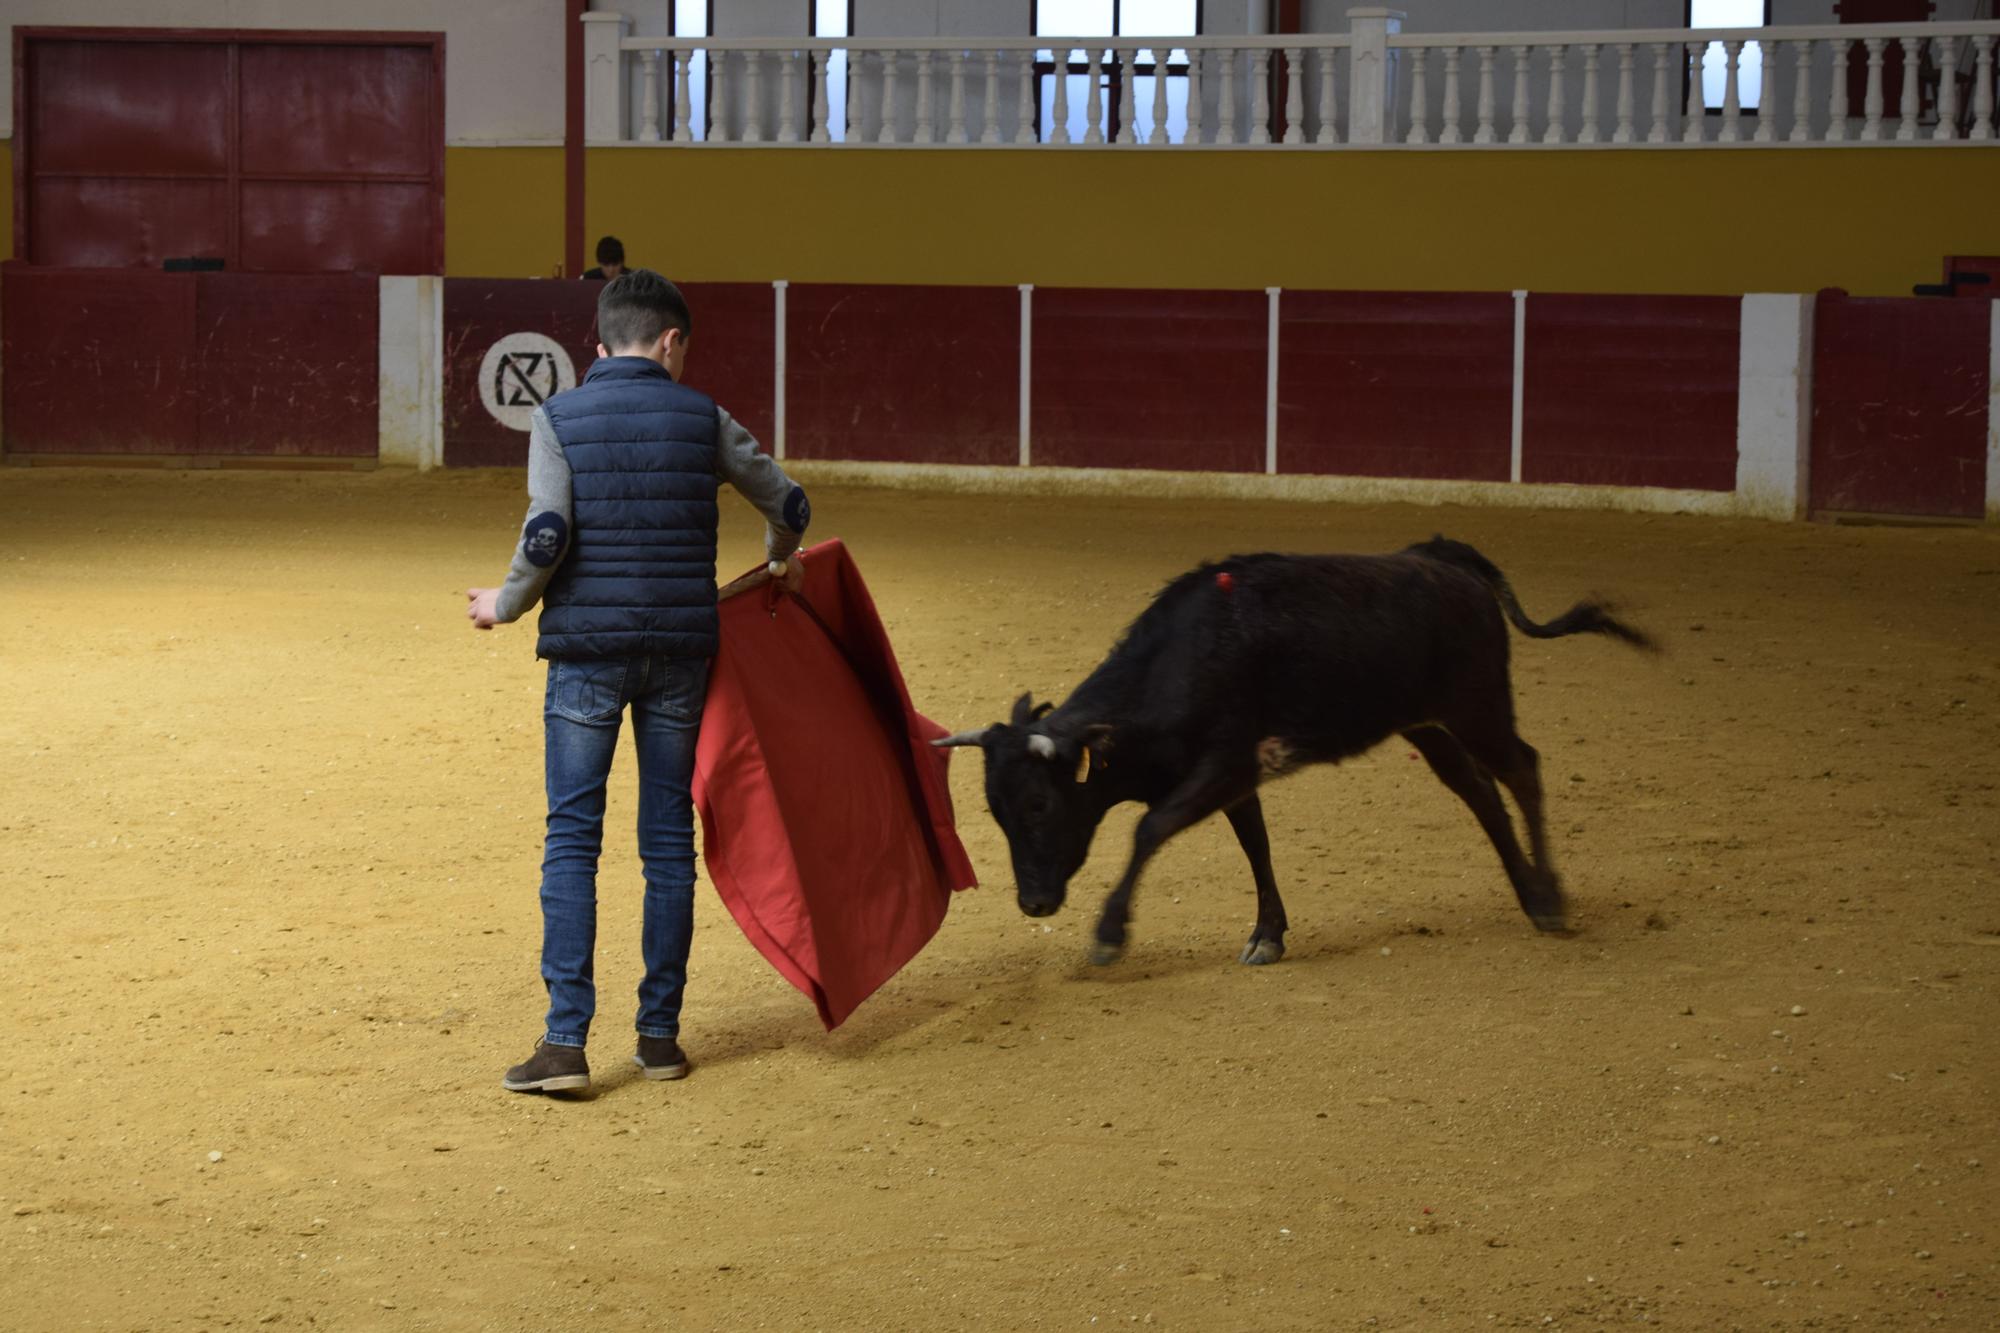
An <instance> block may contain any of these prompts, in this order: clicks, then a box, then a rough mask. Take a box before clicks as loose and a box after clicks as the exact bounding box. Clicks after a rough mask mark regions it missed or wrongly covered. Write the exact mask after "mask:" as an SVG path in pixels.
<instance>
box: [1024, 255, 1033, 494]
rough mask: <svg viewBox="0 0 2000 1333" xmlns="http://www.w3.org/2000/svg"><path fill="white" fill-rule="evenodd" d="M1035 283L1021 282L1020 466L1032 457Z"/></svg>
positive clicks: (1025, 465)
mask: <svg viewBox="0 0 2000 1333" xmlns="http://www.w3.org/2000/svg"><path fill="white" fill-rule="evenodd" d="M1034 329H1035V284H1034V283H1032V282H1024V283H1022V284H1021V466H1022V467H1027V466H1028V464H1029V462H1030V461H1031V459H1032V454H1031V452H1030V450H1029V447H1028V406H1029V384H1030V381H1031V380H1032V379H1033V378H1034V373H1033V372H1034V350H1035V344H1034Z"/></svg>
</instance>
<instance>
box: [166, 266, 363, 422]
mask: <svg viewBox="0 0 2000 1333" xmlns="http://www.w3.org/2000/svg"><path fill="white" fill-rule="evenodd" d="M195 291H196V295H195V343H194V346H195V355H194V358H193V361H194V367H195V386H196V390H197V401H198V403H199V412H200V417H199V430H198V435H199V440H200V450H201V452H202V453H204V454H224V455H232V456H258V455H262V456H274V457H311V458H373V457H374V456H375V451H376V446H377V440H378V429H379V414H378V412H377V408H376V404H377V398H376V394H377V380H378V376H379V374H380V366H381V344H380V338H381V332H380V325H381V319H380V312H379V310H378V302H379V292H380V284H379V283H378V282H377V281H376V280H375V279H374V278H372V277H357V276H353V275H348V274H315V275H311V276H298V277H277V276H271V275H266V274H260V273H202V274H198V275H197V276H196V286H195Z"/></svg>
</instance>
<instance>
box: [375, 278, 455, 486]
mask: <svg viewBox="0 0 2000 1333" xmlns="http://www.w3.org/2000/svg"><path fill="white" fill-rule="evenodd" d="M376 281H377V284H378V285H377V302H378V308H377V316H376V326H377V335H376V356H377V362H376V373H377V385H378V388H377V391H376V400H375V401H376V407H375V430H376V444H375V454H376V459H377V461H378V462H381V463H386V464H388V465H390V466H392V467H414V468H418V469H422V470H426V471H427V470H429V469H430V468H433V467H436V466H438V465H439V464H440V463H442V462H443V461H444V449H443V432H444V424H443V418H444V395H443V380H444V366H443V359H442V343H441V341H440V338H439V333H440V327H439V326H440V324H441V322H442V319H443V312H442V308H441V307H442V303H443V302H442V297H443V287H444V279H443V278H405V277H384V278H378V279H377V280H376Z"/></svg>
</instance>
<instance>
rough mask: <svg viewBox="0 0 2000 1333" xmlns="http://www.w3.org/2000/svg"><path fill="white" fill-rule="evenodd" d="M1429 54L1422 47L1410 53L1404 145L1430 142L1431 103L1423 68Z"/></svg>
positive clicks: (1427, 62)
mask: <svg viewBox="0 0 2000 1333" xmlns="http://www.w3.org/2000/svg"><path fill="white" fill-rule="evenodd" d="M1429 54H1430V52H1428V51H1426V50H1424V49H1423V48H1422V47H1418V48H1417V49H1416V50H1414V51H1412V52H1410V132H1409V134H1408V135H1406V136H1405V137H1404V142H1405V143H1429V142H1430V141H1431V131H1430V125H1429V124H1428V120H1429V117H1430V109H1431V102H1430V95H1429V91H1428V90H1427V89H1426V88H1425V87H1424V66H1425V65H1427V64H1429V63H1430V62H1429V61H1428V60H1426V59H1425V58H1424V57H1426V56H1428V55H1429ZM1453 72H1454V73H1456V71H1453Z"/></svg>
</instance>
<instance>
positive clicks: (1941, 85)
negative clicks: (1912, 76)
mask: <svg viewBox="0 0 2000 1333" xmlns="http://www.w3.org/2000/svg"><path fill="white" fill-rule="evenodd" d="M1937 67H1938V70H1939V75H1938V114H1937V128H1936V129H1934V130H1932V131H1931V138H1933V139H1956V138H1957V137H1958V39H1957V38H1956V37H1940V38H1938V56H1937Z"/></svg>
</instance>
